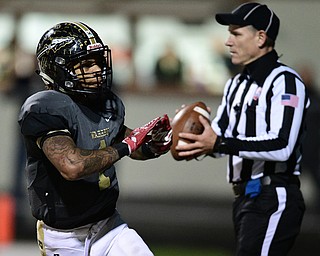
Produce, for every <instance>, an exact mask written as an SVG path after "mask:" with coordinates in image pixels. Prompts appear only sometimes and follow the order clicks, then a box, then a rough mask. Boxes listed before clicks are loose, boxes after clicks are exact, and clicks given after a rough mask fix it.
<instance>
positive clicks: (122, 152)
mask: <svg viewBox="0 0 320 256" xmlns="http://www.w3.org/2000/svg"><path fill="white" fill-rule="evenodd" d="M112 147H113V148H115V149H116V150H117V151H118V154H119V157H120V158H122V157H124V156H128V155H129V154H130V151H129V146H128V145H127V144H126V143H123V142H121V143H117V144H114V145H113V146H112Z"/></svg>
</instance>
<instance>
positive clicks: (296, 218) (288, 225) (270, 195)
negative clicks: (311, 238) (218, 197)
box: [233, 184, 305, 256]
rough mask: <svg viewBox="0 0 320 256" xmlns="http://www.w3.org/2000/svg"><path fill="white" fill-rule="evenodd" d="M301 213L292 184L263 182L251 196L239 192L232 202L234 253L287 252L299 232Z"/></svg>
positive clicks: (302, 208) (248, 255)
mask: <svg viewBox="0 0 320 256" xmlns="http://www.w3.org/2000/svg"><path fill="white" fill-rule="evenodd" d="M304 212H305V203H304V199H303V196H302V193H301V191H300V188H299V186H298V185H296V184H286V185H281V186H277V185H265V186H262V188H261V192H260V194H259V195H257V196H256V197H253V198H250V197H248V196H246V195H244V194H243V195H239V196H238V197H236V199H235V201H234V203H233V224H234V229H235V235H236V255H237V256H259V255H263V256H267V255H268V256H275V255H277V256H285V255H287V254H288V252H289V250H290V249H291V248H292V246H293V244H294V242H295V239H296V237H297V235H298V234H299V232H300V227H301V223H302V219H303V215H304Z"/></svg>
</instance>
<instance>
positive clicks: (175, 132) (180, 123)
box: [170, 101, 210, 161]
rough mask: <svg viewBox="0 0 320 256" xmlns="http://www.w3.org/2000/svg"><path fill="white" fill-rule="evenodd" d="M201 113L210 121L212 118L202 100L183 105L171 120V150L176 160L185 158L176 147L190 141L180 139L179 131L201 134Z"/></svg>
mask: <svg viewBox="0 0 320 256" xmlns="http://www.w3.org/2000/svg"><path fill="white" fill-rule="evenodd" d="M200 115H202V116H203V117H205V118H206V119H207V120H208V121H209V120H210V113H209V112H208V110H207V106H206V104H205V103H203V102H201V101H199V102H195V103H193V104H190V105H187V106H185V107H183V108H182V109H180V110H179V111H178V112H177V113H176V115H175V116H174V117H173V119H172V122H171V127H172V146H171V148H170V152H171V155H172V156H173V158H174V159H175V160H177V161H180V160H184V159H185V158H183V157H180V156H179V155H178V152H177V151H176V150H175V147H176V146H177V145H178V144H181V143H190V141H188V140H185V139H179V133H180V132H187V133H193V134H201V133H202V132H203V129H204V128H203V125H202V124H201V123H200V121H199V116H200Z"/></svg>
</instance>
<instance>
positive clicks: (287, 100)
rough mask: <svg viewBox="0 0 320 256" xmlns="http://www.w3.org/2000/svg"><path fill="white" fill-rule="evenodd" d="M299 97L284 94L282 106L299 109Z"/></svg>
mask: <svg viewBox="0 0 320 256" xmlns="http://www.w3.org/2000/svg"><path fill="white" fill-rule="evenodd" d="M298 103H299V97H298V96H297V95H293V94H283V95H281V105H284V106H290V107H294V108H296V107H298Z"/></svg>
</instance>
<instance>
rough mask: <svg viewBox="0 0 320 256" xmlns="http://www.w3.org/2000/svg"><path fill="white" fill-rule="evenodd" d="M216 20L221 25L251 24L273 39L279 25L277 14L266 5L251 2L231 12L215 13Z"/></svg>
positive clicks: (275, 36)
mask: <svg viewBox="0 0 320 256" xmlns="http://www.w3.org/2000/svg"><path fill="white" fill-rule="evenodd" d="M216 21H217V22H218V23H220V24H221V25H230V24H232V25H240V26H247V25H252V26H253V27H255V28H256V29H257V30H264V31H265V32H266V34H267V36H268V37H270V38H271V39H273V41H275V40H276V38H277V35H278V32H279V27H280V20H279V18H278V16H277V15H276V14H275V13H274V12H273V11H272V10H271V9H270V8H269V7H268V6H266V5H265V4H259V3H253V2H250V3H245V4H242V5H240V6H239V7H237V8H236V9H234V10H233V11H232V12H231V13H218V14H216Z"/></svg>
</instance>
